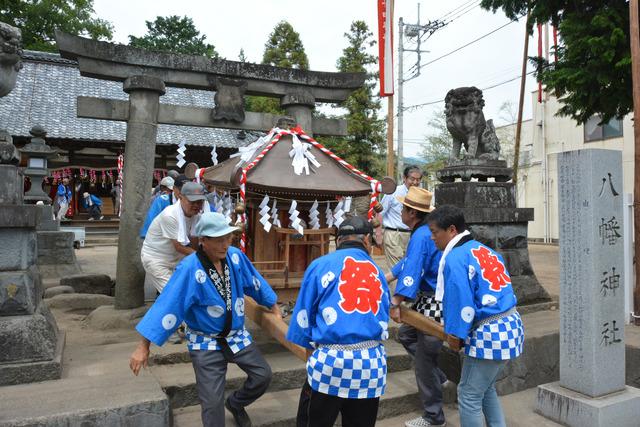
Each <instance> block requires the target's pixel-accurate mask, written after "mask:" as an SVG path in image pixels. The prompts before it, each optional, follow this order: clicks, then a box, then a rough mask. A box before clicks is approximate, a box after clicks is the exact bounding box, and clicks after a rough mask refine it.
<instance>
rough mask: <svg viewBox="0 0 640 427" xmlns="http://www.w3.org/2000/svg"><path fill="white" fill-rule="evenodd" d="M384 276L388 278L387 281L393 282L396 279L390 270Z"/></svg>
mask: <svg viewBox="0 0 640 427" xmlns="http://www.w3.org/2000/svg"><path fill="white" fill-rule="evenodd" d="M384 278H385V279H386V280H387V283H393V282H395V280H396V277H395V276H394V275H393V272H392V271H389V272H388V273H387V274H385V275H384Z"/></svg>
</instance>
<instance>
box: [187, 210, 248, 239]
mask: <svg viewBox="0 0 640 427" xmlns="http://www.w3.org/2000/svg"><path fill="white" fill-rule="evenodd" d="M238 230H239V228H238V227H232V226H230V225H229V222H228V220H227V218H226V217H225V216H224V215H222V214H221V213H218V212H205V213H203V214H202V215H201V216H200V220H199V221H198V224H196V230H195V233H196V236H197V237H220V236H226V235H227V234H230V233H233V232H234V231H238Z"/></svg>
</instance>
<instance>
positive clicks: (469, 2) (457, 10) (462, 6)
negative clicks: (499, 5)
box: [437, 0, 480, 21]
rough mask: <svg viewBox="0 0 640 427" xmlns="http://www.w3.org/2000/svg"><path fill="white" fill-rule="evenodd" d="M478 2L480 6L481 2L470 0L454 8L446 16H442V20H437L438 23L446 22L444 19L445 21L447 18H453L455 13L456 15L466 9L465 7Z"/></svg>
mask: <svg viewBox="0 0 640 427" xmlns="http://www.w3.org/2000/svg"><path fill="white" fill-rule="evenodd" d="M476 2H477V3H478V4H480V1H479V0H469V1H467V2H464V3H463V4H461V5H460V6H458V7H455V8H453V9H452V10H450V11H449V12H447V13H445V14H444V15H442V16H441V17H440V18H438V19H437V20H438V21H444V19H445V18H446V17H448V16H451V15H452V14H454V13H456V12H459V11H460V10H461V9H464V8H465V7H467V6H469V4H471V3H476Z"/></svg>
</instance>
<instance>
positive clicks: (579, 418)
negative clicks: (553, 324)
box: [536, 149, 640, 427]
mask: <svg viewBox="0 0 640 427" xmlns="http://www.w3.org/2000/svg"><path fill="white" fill-rule="evenodd" d="M558 170H559V173H558V194H559V211H560V381H559V382H555V383H550V384H544V385H541V386H539V387H538V401H537V408H536V410H537V412H539V413H541V414H542V415H544V416H546V417H548V418H551V419H553V420H555V421H557V422H560V423H562V424H564V425H567V426H575V427H578V426H580V427H596V426H598V427H604V426H616V427H626V426H628V427H631V426H638V425H639V423H640V390H639V389H636V388H633V387H627V386H626V385H625V344H624V325H625V313H624V289H623V288H624V283H625V282H624V280H623V277H622V275H623V265H622V263H623V244H622V239H623V236H622V194H621V193H622V153H621V152H620V151H613V150H599V149H589V150H578V151H570V152H566V153H562V154H561V155H560V158H559V159H558Z"/></svg>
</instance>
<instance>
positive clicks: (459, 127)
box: [435, 87, 550, 304]
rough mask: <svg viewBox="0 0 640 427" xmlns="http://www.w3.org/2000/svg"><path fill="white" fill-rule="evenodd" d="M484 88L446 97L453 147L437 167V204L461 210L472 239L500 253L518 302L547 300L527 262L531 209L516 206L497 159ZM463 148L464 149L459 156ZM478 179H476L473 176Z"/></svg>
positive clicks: (508, 174) (504, 168) (513, 192)
mask: <svg viewBox="0 0 640 427" xmlns="http://www.w3.org/2000/svg"><path fill="white" fill-rule="evenodd" d="M483 106H484V100H483V98H482V91H481V90H480V89H478V88H476V87H462V88H457V89H452V90H450V91H449V93H447V96H446V98H445V115H446V120H447V128H448V129H449V132H450V133H451V135H452V137H453V141H454V142H453V147H452V151H451V156H450V159H449V161H448V164H447V167H445V168H443V169H441V170H439V171H438V172H437V174H436V175H437V177H438V180H440V181H441V184H438V185H437V186H436V189H435V200H436V205H437V206H442V205H454V206H457V207H459V208H461V209H462V210H463V211H464V216H465V219H466V220H467V225H468V226H469V228H470V230H471V232H472V233H473V236H474V238H476V239H477V240H478V241H480V242H482V243H484V244H486V245H487V246H489V247H491V248H493V249H496V250H497V251H499V252H500V253H501V254H502V256H503V257H504V259H505V261H506V263H507V268H508V270H509V273H510V274H511V279H512V282H513V288H514V291H515V293H516V296H517V297H518V303H519V304H531V303H537V302H544V301H549V300H550V298H549V295H548V294H547V292H546V291H545V289H544V288H543V287H542V286H541V285H540V283H539V282H538V279H537V278H536V276H535V274H534V272H533V268H532V267H531V263H530V261H529V248H528V243H527V227H528V222H529V221H532V220H533V209H531V208H517V207H516V186H515V184H514V183H512V182H507V181H509V180H510V179H511V177H512V176H513V169H511V168H509V167H507V162H506V161H505V160H499V155H500V142H499V140H498V137H497V136H496V133H495V127H494V126H493V122H492V121H491V120H485V118H484V114H483V113H482V107H483ZM462 147H464V148H465V150H466V153H465V155H464V157H462V158H461V157H460V154H461V149H462ZM472 179H477V181H472Z"/></svg>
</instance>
